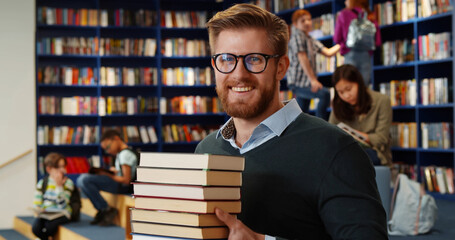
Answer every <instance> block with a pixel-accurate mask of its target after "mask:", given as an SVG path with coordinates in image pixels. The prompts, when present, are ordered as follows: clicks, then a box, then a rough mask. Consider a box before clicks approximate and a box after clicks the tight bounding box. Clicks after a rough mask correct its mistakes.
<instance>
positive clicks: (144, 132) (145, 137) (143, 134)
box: [139, 126, 150, 143]
mask: <svg viewBox="0 0 455 240" xmlns="http://www.w3.org/2000/svg"><path fill="white" fill-rule="evenodd" d="M139 133H140V136H141V140H142V143H149V142H150V139H149V137H148V135H147V129H146V128H145V126H140V127H139Z"/></svg>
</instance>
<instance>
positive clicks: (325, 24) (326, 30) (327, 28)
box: [310, 13, 335, 38]
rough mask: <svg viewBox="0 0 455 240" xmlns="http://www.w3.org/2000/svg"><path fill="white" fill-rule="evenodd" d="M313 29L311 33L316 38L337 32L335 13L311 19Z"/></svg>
mask: <svg viewBox="0 0 455 240" xmlns="http://www.w3.org/2000/svg"><path fill="white" fill-rule="evenodd" d="M311 22H312V30H311V32H310V35H311V36H312V37H314V38H321V37H324V36H332V35H333V34H334V32H335V20H334V17H333V14H331V13H327V14H322V15H321V16H319V17H313V18H312V19H311Z"/></svg>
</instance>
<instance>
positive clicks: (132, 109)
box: [126, 97, 135, 115]
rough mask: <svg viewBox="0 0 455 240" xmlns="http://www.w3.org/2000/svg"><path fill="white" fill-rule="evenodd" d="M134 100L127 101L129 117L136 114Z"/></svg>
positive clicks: (128, 99)
mask: <svg viewBox="0 0 455 240" xmlns="http://www.w3.org/2000/svg"><path fill="white" fill-rule="evenodd" d="M134 100H135V99H134V98H132V97H129V98H127V99H126V113H127V114H128V115H133V114H134V112H135V107H134Z"/></svg>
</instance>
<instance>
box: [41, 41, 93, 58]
mask: <svg viewBox="0 0 455 240" xmlns="http://www.w3.org/2000/svg"><path fill="white" fill-rule="evenodd" d="M36 53H37V54H38V55H44V54H45V55H57V56H58V55H97V54H98V37H53V38H50V37H43V38H40V39H38V40H37V41H36Z"/></svg>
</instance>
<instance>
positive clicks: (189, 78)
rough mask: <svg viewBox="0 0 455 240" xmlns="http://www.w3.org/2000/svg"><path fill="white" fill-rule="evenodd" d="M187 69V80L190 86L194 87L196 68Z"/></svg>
mask: <svg viewBox="0 0 455 240" xmlns="http://www.w3.org/2000/svg"><path fill="white" fill-rule="evenodd" d="M185 69H186V78H185V79H186V80H187V82H188V86H193V85H194V68H191V67H189V68H185Z"/></svg>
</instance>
